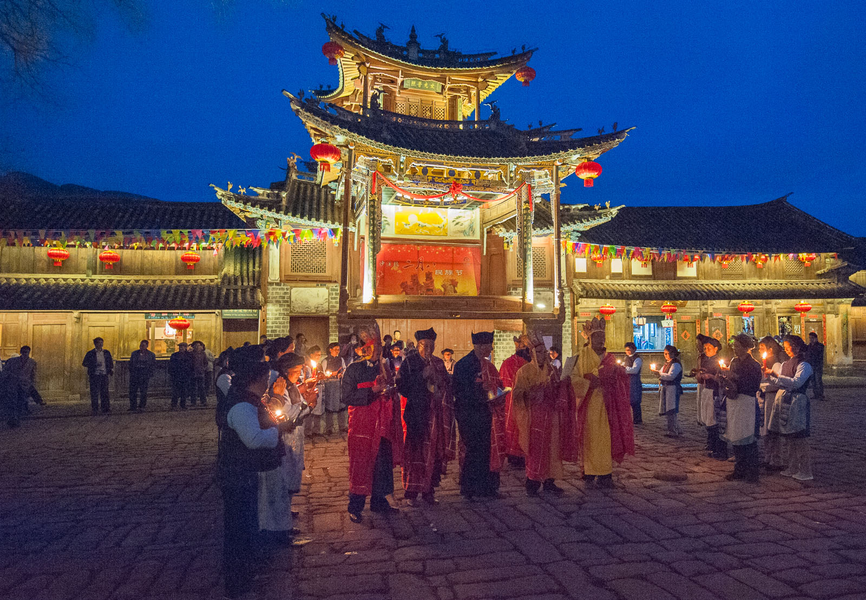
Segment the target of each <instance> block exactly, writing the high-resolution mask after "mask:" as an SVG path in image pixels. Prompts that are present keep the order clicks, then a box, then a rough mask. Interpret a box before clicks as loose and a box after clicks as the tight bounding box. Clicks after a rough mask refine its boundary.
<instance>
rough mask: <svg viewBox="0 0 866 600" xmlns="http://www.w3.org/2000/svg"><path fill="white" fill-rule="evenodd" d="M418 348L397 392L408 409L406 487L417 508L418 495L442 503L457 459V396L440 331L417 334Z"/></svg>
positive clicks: (402, 371)
mask: <svg viewBox="0 0 866 600" xmlns="http://www.w3.org/2000/svg"><path fill="white" fill-rule="evenodd" d="M415 340H416V341H417V342H418V347H417V349H416V350H412V351H411V352H409V353H408V354H407V356H406V358H405V359H403V363H402V366H401V367H400V371H399V373H398V374H397V380H396V381H397V390H398V391H399V392H400V394H401V396H402V397H403V398H402V406H403V432H404V436H405V437H404V451H403V489H404V491H405V498H406V500H407V501H408V502H409V504H411V505H413V506H414V505H415V503H416V502H417V499H418V494H419V493H420V494H421V497H422V499H423V500H424V502H425V503H427V504H436V499H435V498H434V490H435V488H437V487H438V486H439V482H440V480H441V478H442V475H444V474H445V469H446V465H447V463H448V461H449V460H451V459H452V458H454V455H455V452H454V442H455V440H454V438H453V436H452V433H453V431H454V396H453V395H452V393H451V378H450V377H449V376H448V372H447V371H446V369H445V363H444V362H443V361H442V359H441V358H438V357H437V356H435V355H434V351H435V349H436V332H435V331H433V329H432V328H431V329H427V330H424V331H416V332H415Z"/></svg>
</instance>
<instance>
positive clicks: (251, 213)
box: [217, 174, 342, 227]
mask: <svg viewBox="0 0 866 600" xmlns="http://www.w3.org/2000/svg"><path fill="white" fill-rule="evenodd" d="M305 175H308V174H305ZM250 189H252V190H254V191H255V192H256V193H257V194H258V195H257V196H247V195H242V194H234V193H231V192H228V191H225V190H221V189H218V188H217V197H218V198H219V199H220V200H221V201H222V202H223V204H225V205H226V206H227V207H228V208H230V209H231V210H232V211H233V212H235V213H236V214H238V215H239V216H240V217H241V218H244V219H246V220H247V221H249V222H252V221H254V220H257V219H262V218H263V217H264V219H265V220H267V221H269V222H270V223H272V224H273V225H277V226H282V225H292V224H298V225H312V226H313V227H337V226H339V224H340V223H341V222H342V216H341V215H342V213H341V210H342V208H341V207H342V204H338V203H337V202H336V200H335V198H334V192H333V190H331V188H329V187H327V186H321V185H319V184H317V183H316V182H315V181H307V180H305V179H298V178H290V179H289V181H286V182H277V183H272V184H271V187H270V189H264V188H250ZM252 225H253V226H258V224H257V223H252Z"/></svg>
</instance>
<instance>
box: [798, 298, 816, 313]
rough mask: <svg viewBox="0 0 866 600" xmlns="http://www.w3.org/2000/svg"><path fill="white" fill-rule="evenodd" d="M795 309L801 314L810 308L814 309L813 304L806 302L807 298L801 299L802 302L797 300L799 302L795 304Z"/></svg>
mask: <svg viewBox="0 0 866 600" xmlns="http://www.w3.org/2000/svg"><path fill="white" fill-rule="evenodd" d="M794 310H796V311H797V312H798V313H801V314H802V313H807V312H809V311H810V310H812V305H811V304H809V303H808V302H806V301H805V300H801V301H800V302H797V304H795V305H794Z"/></svg>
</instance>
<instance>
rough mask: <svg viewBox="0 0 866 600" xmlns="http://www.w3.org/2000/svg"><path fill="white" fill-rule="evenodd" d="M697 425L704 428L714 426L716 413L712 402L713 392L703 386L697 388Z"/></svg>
mask: <svg viewBox="0 0 866 600" xmlns="http://www.w3.org/2000/svg"><path fill="white" fill-rule="evenodd" d="M698 423H700V424H701V425H704V426H706V427H714V426H715V425H716V412H715V407H714V400H713V390H710V389H707V388H705V387H704V386H700V387H699V388H698Z"/></svg>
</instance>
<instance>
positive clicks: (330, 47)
mask: <svg viewBox="0 0 866 600" xmlns="http://www.w3.org/2000/svg"><path fill="white" fill-rule="evenodd" d="M322 54H324V55H325V56H327V57H328V64H329V65H331V66H334V65H336V64H337V59H338V58H343V55H345V54H346V51H345V50H343V47H342V46H341V45H340V44H338V43H337V42H334V41H331V42H325V44H324V45H323V46H322Z"/></svg>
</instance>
